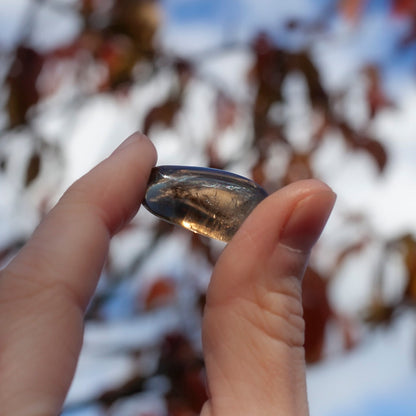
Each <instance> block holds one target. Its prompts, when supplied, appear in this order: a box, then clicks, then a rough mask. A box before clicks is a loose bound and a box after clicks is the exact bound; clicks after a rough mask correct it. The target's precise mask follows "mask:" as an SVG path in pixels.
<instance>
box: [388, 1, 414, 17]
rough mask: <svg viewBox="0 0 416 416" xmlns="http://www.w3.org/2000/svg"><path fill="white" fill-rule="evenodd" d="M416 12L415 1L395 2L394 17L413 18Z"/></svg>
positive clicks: (392, 9) (393, 2)
mask: <svg viewBox="0 0 416 416" xmlns="http://www.w3.org/2000/svg"><path fill="white" fill-rule="evenodd" d="M415 11H416V3H415V1H414V0H393V1H392V5H391V12H392V14H393V16H400V17H401V16H409V15H410V16H411V15H413V13H415Z"/></svg>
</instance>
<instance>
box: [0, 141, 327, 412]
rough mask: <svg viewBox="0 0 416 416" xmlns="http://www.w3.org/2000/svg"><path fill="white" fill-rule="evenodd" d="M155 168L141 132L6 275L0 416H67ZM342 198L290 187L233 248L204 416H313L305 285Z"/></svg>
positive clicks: (210, 342)
mask: <svg viewBox="0 0 416 416" xmlns="http://www.w3.org/2000/svg"><path fill="white" fill-rule="evenodd" d="M155 162H156V151H155V149H154V147H153V145H152V144H151V143H150V141H148V139H146V138H145V137H144V136H142V135H140V134H137V133H136V134H134V135H132V136H130V138H129V139H127V140H126V141H125V142H124V143H123V144H122V145H121V146H120V147H119V148H118V149H117V150H116V151H115V152H114V153H113V155H111V156H110V157H109V158H108V159H106V160H105V161H103V162H102V163H101V164H99V165H98V166H97V167H96V168H95V169H93V170H92V171H91V172H90V173H88V174H87V175H85V176H84V177H83V178H81V179H80V180H78V181H77V182H76V183H75V184H74V185H72V186H71V187H70V188H69V189H68V191H67V192H66V193H65V194H64V195H63V197H62V198H61V200H60V201H59V203H58V204H57V205H56V207H55V208H53V209H52V210H51V212H50V213H49V214H48V216H47V217H46V218H45V219H44V220H43V221H42V223H41V224H40V225H39V227H38V228H37V229H36V231H35V232H34V234H33V236H32V238H31V239H30V241H29V242H28V243H27V244H26V245H25V246H24V247H23V248H22V250H21V251H20V252H19V253H18V255H17V256H16V257H15V258H14V259H13V260H12V261H11V262H10V264H9V265H8V266H7V267H6V268H5V269H3V270H2V271H1V272H0V414H1V415H13V416H20V415H22V416H23V415H24V416H41V415H42V416H52V415H57V414H59V413H60V410H61V407H62V405H63V402H64V400H65V395H66V393H67V391H68V389H69V386H70V383H71V380H72V377H73V374H74V371H75V368H76V364H77V360H78V356H79V352H80V349H81V344H82V334H83V315H84V312H85V308H86V307H87V305H88V302H89V300H90V298H91V296H92V294H93V292H94V290H95V287H96V284H97V281H98V278H99V276H100V272H101V269H102V267H103V264H104V262H105V259H106V255H107V251H108V246H109V242H110V239H111V236H112V235H114V233H116V232H117V231H118V230H119V229H120V228H122V227H123V225H125V224H126V223H127V222H128V221H129V220H130V219H131V218H132V217H133V216H134V214H135V213H136V212H137V210H138V208H139V206H140V203H141V201H142V199H143V195H144V192H145V188H146V183H147V178H148V176H149V173H150V169H151V168H152V166H153V165H154V164H155ZM334 200H335V197H334V194H333V193H332V191H331V190H330V189H329V188H328V187H327V186H325V185H323V184H322V183H320V182H317V181H303V182H299V183H296V184H293V185H290V186H288V187H286V188H283V189H281V190H279V191H278V192H276V193H274V194H273V195H271V196H270V197H268V198H266V199H265V200H264V201H263V202H262V203H261V204H260V205H259V206H258V207H257V208H256V209H255V210H254V211H253V213H252V214H251V215H250V216H249V218H247V220H246V221H245V222H244V224H243V225H242V227H241V228H240V230H239V231H238V232H237V234H236V235H235V237H234V238H233V239H232V241H231V242H230V243H229V244H228V246H227V247H226V248H225V250H224V252H223V254H222V255H221V257H220V259H219V261H218V263H217V265H216V267H215V269H214V273H213V276H212V280H211V283H210V286H209V289H208V294H207V305H206V309H205V313H204V318H203V344H204V355H205V361H206V368H207V376H208V386H209V392H210V399H209V401H208V402H207V403H206V404H205V406H204V408H203V410H202V413H201V414H202V415H204V416H214V415H216V416H221V415H227V416H232V415H241V414H247V415H259V416H262V415H274V414H276V413H280V414H284V415H306V414H307V413H308V410H307V399H306V388H305V361H304V351H303V346H302V345H303V334H304V329H303V328H304V327H303V325H304V324H303V319H302V305H301V279H302V275H303V271H304V269H305V267H306V263H307V260H308V255H309V252H310V249H311V247H312V245H313V244H314V243H315V241H316V240H317V238H318V237H319V234H320V233H321V231H322V229H323V227H324V224H325V222H326V219H327V217H328V215H329V213H330V211H331V209H332V206H333V203H334Z"/></svg>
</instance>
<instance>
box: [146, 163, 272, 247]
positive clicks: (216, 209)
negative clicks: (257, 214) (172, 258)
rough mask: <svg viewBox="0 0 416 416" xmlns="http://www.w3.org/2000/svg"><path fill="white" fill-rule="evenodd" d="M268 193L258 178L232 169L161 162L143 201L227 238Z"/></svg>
mask: <svg viewBox="0 0 416 416" xmlns="http://www.w3.org/2000/svg"><path fill="white" fill-rule="evenodd" d="M266 196H267V193H266V191H264V189H263V188H261V187H260V186H259V185H257V184H256V183H255V182H253V181H251V180H250V179H247V178H244V177H242V176H239V175H235V174H233V173H230V172H226V171H222V170H219V169H208V168H200V167H188V166H158V167H156V168H153V169H152V172H151V175H150V178H149V183H148V186H147V191H146V195H145V198H144V202H143V205H144V206H145V207H146V208H147V209H148V210H149V211H150V212H151V213H153V214H154V215H157V216H158V217H160V218H162V219H164V220H165V221H168V222H170V223H173V224H178V225H181V226H182V227H185V228H187V229H189V230H191V231H193V232H196V233H199V234H202V235H205V236H208V237H212V238H215V239H217V240H221V241H226V242H228V241H230V240H231V238H232V237H233V235H234V234H235V233H236V231H237V230H238V228H239V227H240V225H241V224H242V223H243V221H244V220H245V219H246V218H247V216H248V215H249V214H250V212H251V211H252V210H253V209H254V207H255V206H256V205H257V204H258V203H259V202H260V201H262V200H263V199H264V198H265V197H266Z"/></svg>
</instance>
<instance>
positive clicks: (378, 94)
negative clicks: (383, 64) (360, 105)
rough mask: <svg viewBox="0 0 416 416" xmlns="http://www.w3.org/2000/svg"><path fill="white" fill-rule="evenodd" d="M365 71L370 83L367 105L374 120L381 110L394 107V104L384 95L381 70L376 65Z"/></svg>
mask: <svg viewBox="0 0 416 416" xmlns="http://www.w3.org/2000/svg"><path fill="white" fill-rule="evenodd" d="M364 71H365V73H366V75H367V79H368V81H369V85H368V89H367V103H368V106H369V110H370V119H372V118H374V116H376V115H377V113H378V112H379V111H380V110H382V109H384V108H388V107H392V106H393V102H392V101H391V100H390V99H389V98H388V97H387V96H386V94H385V93H384V90H383V87H382V83H381V80H380V71H379V69H378V68H377V67H376V66H374V65H370V66H368V67H367V68H365V70H364Z"/></svg>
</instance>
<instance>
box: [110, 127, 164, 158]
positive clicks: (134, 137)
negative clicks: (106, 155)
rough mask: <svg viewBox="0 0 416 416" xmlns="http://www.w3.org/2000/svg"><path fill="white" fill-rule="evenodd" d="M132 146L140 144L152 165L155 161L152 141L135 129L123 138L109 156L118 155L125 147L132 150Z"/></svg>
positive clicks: (155, 155) (154, 149)
mask: <svg viewBox="0 0 416 416" xmlns="http://www.w3.org/2000/svg"><path fill="white" fill-rule="evenodd" d="M133 146H141V147H142V148H143V150H144V151H146V152H147V157H148V158H149V160H150V161H151V163H152V165H155V164H156V162H157V150H156V147H155V145H154V144H153V142H152V141H151V140H150V139H149V138H148V137H147V136H146V135H145V134H143V133H141V132H139V131H136V132H134V133H133V134H131V135H130V136H129V137H127V139H125V140H124V141H123V142H122V143H121V144H120V145H119V146H118V147H117V148H116V149H115V150H114V152H113V153H112V154H111V156H110V157H112V156H114V155H118V154H119V153H121V152H124V151H126V150H127V149H129V150H132V147H133Z"/></svg>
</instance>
